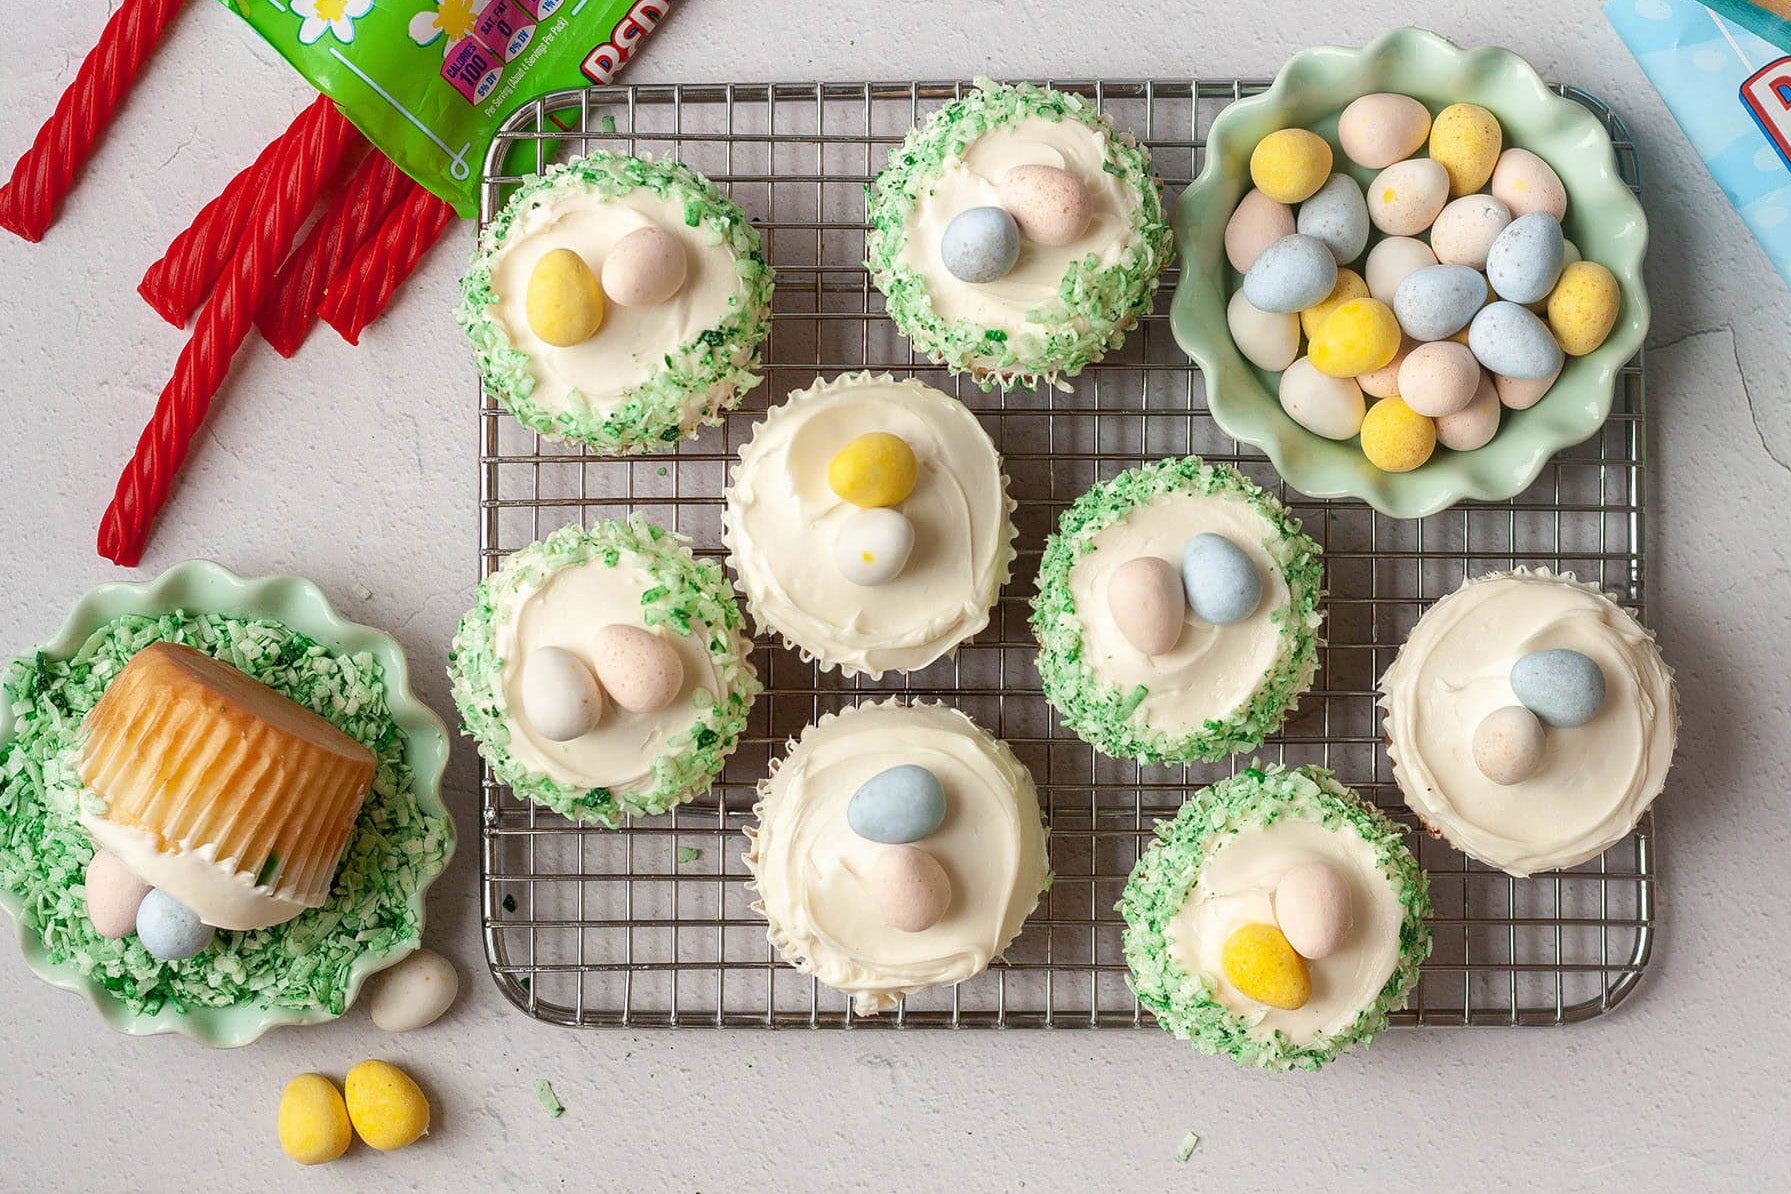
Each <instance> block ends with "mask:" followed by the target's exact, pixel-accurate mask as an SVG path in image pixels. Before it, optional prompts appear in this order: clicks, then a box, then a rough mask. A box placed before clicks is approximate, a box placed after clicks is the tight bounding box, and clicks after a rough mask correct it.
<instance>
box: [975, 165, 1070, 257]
mask: <svg viewBox="0 0 1791 1194" xmlns="http://www.w3.org/2000/svg"><path fill="white" fill-rule="evenodd" d="M996 193H997V194H999V195H1000V196H1001V204H1002V206H1003V207H1005V208H1006V209H1007V213H1008V214H1009V215H1011V216H1013V217H1014V223H1016V224H1018V225H1019V226H1020V233H1021V235H1022V236H1025V237H1026V238H1027V239H1028V240H1032V241H1036V242H1038V243H1039V244H1041V245H1050V246H1052V247H1060V246H1063V245H1068V244H1074V243H1075V242H1076V241H1078V240H1080V239H1081V238H1082V234H1083V232H1085V231H1087V229H1088V220H1089V217H1090V216H1092V215H1093V214H1094V202H1093V200H1092V199H1090V197H1089V194H1088V186H1087V184H1085V183H1084V182H1083V181H1082V180H1081V179H1080V178H1077V177H1076V176H1075V175H1074V174H1071V173H1070V172H1069V171H1068V170H1060V169H1059V168H1057V167H1056V166H1015V167H1014V168H1013V169H1011V170H1009V171H1008V172H1007V173H1006V174H1004V175H1002V176H1001V183H1000V185H999V186H998V187H997V188H996ZM1003 272H1005V271H1003Z"/></svg>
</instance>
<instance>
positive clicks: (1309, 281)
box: [1244, 232, 1337, 315]
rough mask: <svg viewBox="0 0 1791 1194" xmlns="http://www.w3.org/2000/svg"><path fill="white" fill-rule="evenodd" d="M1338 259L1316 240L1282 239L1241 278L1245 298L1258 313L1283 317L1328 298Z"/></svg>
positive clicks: (1296, 234)
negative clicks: (1272, 313)
mask: <svg viewBox="0 0 1791 1194" xmlns="http://www.w3.org/2000/svg"><path fill="white" fill-rule="evenodd" d="M1336 285H1337V259H1336V258H1335V257H1333V256H1331V250H1330V249H1328V248H1326V247H1325V242H1324V241H1322V240H1319V239H1318V238H1317V237H1316V236H1301V235H1300V234H1299V233H1297V232H1296V233H1295V234H1294V235H1292V236H1284V237H1282V238H1281V239H1280V240H1278V241H1276V242H1275V243H1274V244H1272V245H1270V246H1269V247H1268V248H1266V249H1264V250H1263V251H1262V252H1261V253H1259V254H1258V255H1257V257H1256V261H1255V263H1254V264H1252V265H1251V266H1250V272H1249V273H1247V274H1245V275H1244V297H1245V298H1247V299H1249V300H1250V305H1251V306H1253V307H1255V308H1256V309H1257V310H1258V311H1272V312H1274V313H1276V314H1279V315H1285V314H1288V313H1289V312H1292V311H1304V310H1305V309H1306V308H1307V307H1313V306H1317V305H1318V304H1319V303H1322V302H1324V301H1325V300H1326V299H1327V298H1329V297H1331V290H1332V288H1333V287H1335V286H1336Z"/></svg>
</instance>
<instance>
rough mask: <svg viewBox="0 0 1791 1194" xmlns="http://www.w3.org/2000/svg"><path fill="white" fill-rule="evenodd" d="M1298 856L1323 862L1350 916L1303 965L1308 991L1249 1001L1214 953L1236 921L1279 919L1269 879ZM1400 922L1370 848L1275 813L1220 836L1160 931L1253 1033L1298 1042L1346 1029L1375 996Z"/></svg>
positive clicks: (1394, 894)
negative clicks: (1275, 1002) (1339, 938)
mask: <svg viewBox="0 0 1791 1194" xmlns="http://www.w3.org/2000/svg"><path fill="white" fill-rule="evenodd" d="M1307 862H1322V863H1327V864H1329V865H1330V866H1331V867H1332V868H1333V869H1335V870H1336V872H1337V873H1338V874H1339V875H1341V876H1342V877H1343V879H1344V881H1345V882H1346V883H1347V884H1348V885H1349V889H1350V895H1351V897H1352V904H1353V908H1354V912H1355V923H1354V925H1353V926H1352V927H1351V928H1350V931H1349V934H1348V936H1346V937H1345V938H1344V939H1343V943H1342V944H1341V945H1339V946H1338V947H1337V949H1336V950H1334V951H1333V952H1332V953H1330V954H1327V955H1326V956H1325V957H1323V958H1320V959H1317V960H1315V961H1308V962H1307V963H1306V967H1307V970H1308V972H1309V973H1310V974H1311V976H1312V995H1311V998H1309V999H1308V1000H1307V1001H1306V1003H1305V1004H1304V1005H1303V1006H1302V1007H1299V1008H1297V1009H1295V1010H1293V1011H1286V1010H1284V1009H1282V1008H1275V1007H1268V1006H1267V1005H1265V1004H1260V1003H1257V1002H1256V1001H1255V1000H1253V999H1251V998H1249V997H1248V996H1246V995H1244V994H1243V993H1242V992H1240V991H1239V990H1238V989H1237V988H1236V987H1234V986H1232V984H1231V981H1230V980H1229V979H1227V978H1226V977H1225V971H1224V968H1223V966H1222V964H1221V960H1220V959H1221V955H1222V953H1223V951H1224V949H1225V942H1226V941H1227V940H1228V939H1229V938H1230V937H1231V935H1232V933H1234V932H1236V931H1237V930H1238V929H1240V928H1242V927H1243V926H1245V925H1248V924H1270V925H1278V923H1279V922H1278V921H1277V920H1276V917H1275V901H1274V894H1275V885H1276V884H1278V883H1279V882H1280V881H1281V877H1282V876H1283V875H1285V874H1286V873H1287V872H1288V871H1290V870H1292V869H1293V868H1294V867H1296V866H1299V865H1300V864H1301V863H1307ZM1403 920H1404V912H1403V910H1402V909H1401V907H1400V903H1399V892H1398V890H1397V889H1396V888H1395V887H1394V885H1393V883H1392V881H1391V880H1389V879H1388V878H1387V876H1386V875H1384V874H1383V873H1382V872H1381V869H1380V867H1379V865H1378V864H1377V862H1376V859H1375V852H1374V847H1373V846H1372V845H1370V844H1369V843H1368V842H1366V841H1363V840H1362V837H1361V835H1360V834H1358V833H1357V832H1356V831H1355V830H1354V829H1353V828H1351V827H1349V826H1348V825H1345V826H1343V827H1341V828H1339V829H1334V830H1333V829H1326V828H1325V827H1324V826H1323V825H1319V824H1317V823H1315V822H1312V821H1298V820H1289V819H1282V820H1279V821H1276V822H1275V823H1274V824H1273V825H1269V826H1267V827H1264V828H1249V829H1243V830H1240V831H1239V832H1238V833H1237V834H1235V835H1233V836H1231V837H1227V838H1225V839H1224V840H1223V841H1222V842H1221V843H1220V844H1219V846H1218V847H1217V848H1216V849H1215V850H1214V851H1213V853H1212V854H1211V855H1210V856H1209V857H1208V858H1207V860H1206V861H1205V862H1204V863H1203V864H1202V865H1201V868H1200V877H1199V878H1198V879H1197V880H1196V881H1195V884H1194V886H1193V887H1192V888H1190V889H1189V891H1188V899H1187V901H1186V902H1185V903H1184V904H1183V905H1182V907H1181V909H1180V910H1179V911H1177V912H1176V914H1175V915H1174V916H1173V917H1171V918H1170V921H1169V925H1168V928H1167V933H1166V935H1167V937H1168V942H1169V956H1170V958H1171V959H1172V960H1173V961H1174V962H1175V964H1176V965H1177V966H1179V967H1181V968H1182V969H1183V970H1184V971H1186V972H1187V973H1189V974H1193V975H1201V976H1204V977H1205V979H1206V981H1207V982H1208V983H1209V984H1210V986H1211V989H1212V997H1213V998H1214V999H1215V1000H1216V1001H1218V1002H1219V1003H1220V1004H1222V1005H1224V1006H1225V1007H1226V1008H1227V1009H1228V1010H1230V1011H1232V1012H1234V1013H1236V1014H1237V1015H1239V1016H1243V1017H1246V1018H1253V1017H1258V1016H1260V1019H1256V1020H1255V1021H1254V1023H1252V1025H1251V1028H1250V1033H1251V1035H1252V1036H1255V1037H1257V1038H1259V1039H1267V1038H1268V1037H1269V1035H1270V1034H1271V1033H1274V1032H1277V1031H1279V1032H1284V1033H1286V1034H1287V1036H1288V1039H1289V1040H1291V1041H1292V1042H1293V1043H1294V1044H1296V1045H1304V1044H1306V1043H1308V1042H1310V1041H1311V1040H1312V1039H1313V1038H1314V1037H1316V1036H1318V1035H1319V1034H1320V1033H1326V1034H1329V1033H1335V1032H1338V1031H1341V1030H1342V1029H1345V1028H1348V1027H1349V1026H1350V1024H1352V1023H1353V1022H1354V1021H1355V1019H1356V1016H1357V1015H1358V1014H1359V1013H1360V1012H1361V1010H1362V1009H1363V1008H1364V1007H1366V1006H1368V1005H1369V1004H1371V1003H1373V1002H1374V1000H1375V999H1376V998H1377V997H1378V996H1379V995H1380V992H1381V988H1382V987H1384V986H1386V985H1387V980H1388V979H1389V978H1391V977H1392V975H1393V970H1394V967H1396V966H1397V965H1398V964H1399V929H1400V925H1401V923H1402V921H1403Z"/></svg>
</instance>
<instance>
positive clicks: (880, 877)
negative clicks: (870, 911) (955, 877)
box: [865, 846, 951, 933]
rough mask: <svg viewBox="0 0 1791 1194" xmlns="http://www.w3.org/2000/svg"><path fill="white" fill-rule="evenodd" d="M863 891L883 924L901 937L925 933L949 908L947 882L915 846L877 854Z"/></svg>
mask: <svg viewBox="0 0 1791 1194" xmlns="http://www.w3.org/2000/svg"><path fill="white" fill-rule="evenodd" d="M865 887H866V890H868V891H869V892H870V896H871V900H872V902H874V903H875V904H876V905H877V911H878V912H879V913H881V914H882V916H883V922H884V923H885V924H887V925H888V926H889V927H890V928H892V929H896V930H899V931H900V932H903V933H924V932H926V931H927V930H928V929H930V928H932V927H933V926H934V925H936V924H938V923H939V922H940V921H941V920H944V919H945V914H946V912H947V911H949V910H950V908H951V879H950V878H949V877H948V876H947V875H946V873H945V868H944V867H942V866H940V865H939V860H938V859H937V858H934V857H933V856H932V855H931V854H929V853H927V852H926V851H925V850H923V849H921V848H920V847H919V846H891V847H889V848H888V849H886V850H879V851H878V852H877V858H876V861H874V862H872V863H871V870H870V874H869V875H867V876H866V882H865Z"/></svg>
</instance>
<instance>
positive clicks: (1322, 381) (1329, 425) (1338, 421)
mask: <svg viewBox="0 0 1791 1194" xmlns="http://www.w3.org/2000/svg"><path fill="white" fill-rule="evenodd" d="M1280 397H1281V409H1282V410H1284V411H1286V412H1287V417H1288V418H1290V419H1292V420H1293V421H1294V422H1296V423H1298V424H1299V425H1300V426H1302V427H1304V428H1305V429H1306V430H1308V431H1310V432H1311V433H1312V434H1314V435H1322V436H1324V437H1325V438H1326V439H1350V438H1352V437H1353V436H1354V435H1355V434H1356V432H1358V431H1360V430H1362V415H1363V413H1364V412H1365V411H1366V410H1367V409H1368V406H1367V403H1366V402H1364V401H1363V398H1362V387H1361V386H1359V385H1357V384H1356V382H1355V379H1353V378H1349V377H1331V376H1329V375H1327V374H1324V373H1320V372H1319V371H1318V370H1317V369H1316V368H1314V367H1313V364H1312V360H1311V358H1309V357H1301V358H1300V359H1299V360H1297V361H1295V362H1294V363H1293V364H1291V365H1289V366H1288V367H1287V372H1285V373H1283V374H1282V375H1281V387H1280Z"/></svg>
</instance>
